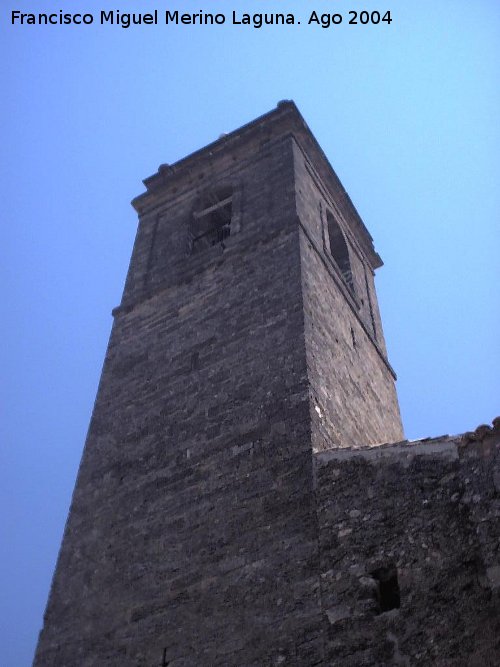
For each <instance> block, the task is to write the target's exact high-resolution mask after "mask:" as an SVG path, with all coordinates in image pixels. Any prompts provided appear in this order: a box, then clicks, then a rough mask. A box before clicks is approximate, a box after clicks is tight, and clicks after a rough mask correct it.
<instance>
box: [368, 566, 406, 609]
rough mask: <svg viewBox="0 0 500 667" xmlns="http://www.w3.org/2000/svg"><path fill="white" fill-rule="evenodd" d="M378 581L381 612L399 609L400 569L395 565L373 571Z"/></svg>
mask: <svg viewBox="0 0 500 667" xmlns="http://www.w3.org/2000/svg"><path fill="white" fill-rule="evenodd" d="M371 575H372V577H373V578H374V579H375V581H376V582H377V600H378V603H379V607H380V613H381V614H382V613H383V612H385V611H390V610H391V609H399V607H400V604H401V598H400V594H399V583H398V571H397V569H396V566H395V565H388V566H385V567H379V568H378V569H377V570H374V571H373V572H372V573H371Z"/></svg>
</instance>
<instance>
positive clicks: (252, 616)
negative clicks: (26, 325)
mask: <svg viewBox="0 0 500 667" xmlns="http://www.w3.org/2000/svg"><path fill="white" fill-rule="evenodd" d="M144 183H145V186H146V192H145V193H144V194H142V195H140V196H139V197H137V198H136V199H135V200H134V202H133V205H134V207H135V209H136V210H137V212H138V214H139V227H138V232H137V237H136V241H135V245H134V249H133V253H132V259H131V263H130V268H129V272H128V275H127V279H126V284H125V289H124V293H123V298H122V302H121V304H120V305H119V306H118V307H117V308H116V309H115V310H114V313H113V314H114V318H115V319H114V324H113V329H112V333H111V338H110V342H109V346H108V350H107V354H106V359H105V363H104V367H103V372H102V378H101V382H100V385H99V390H98V394H97V398H96V403H95V407H94V412H93V415H92V419H91V423H90V428H89V433H88V438H87V442H86V445H85V449H84V453H83V457H82V462H81V465H80V470H79V474H78V479H77V483H76V487H75V491H74V495H73V499H72V504H71V509H70V514H69V518H68V522H67V525H66V530H65V534H64V538H63V543H62V547H61V551H60V554H59V559H58V563H57V567H56V571H55V575H54V579H53V583H52V589H51V593H50V597H49V602H48V605H47V610H46V614H45V618H44V628H43V630H42V632H41V635H40V641H39V645H38V648H37V653H36V656H35V663H34V664H35V665H36V666H37V667H41V666H42V665H44V666H49V665H50V667H55V666H58V665H60V666H61V667H62V666H63V665H64V666H67V665H70V664H74V665H89V666H90V665H95V666H96V667H106V666H111V665H113V666H114V665H116V666H118V665H120V667H124V666H126V665H130V666H131V667H136V666H138V665H141V666H144V667H153V666H156V665H161V664H162V663H163V664H164V665H169V667H181V666H189V665H193V666H195V665H196V666H200V665H238V666H239V667H241V666H245V665H248V666H250V665H253V666H257V665H259V666H261V665H275V664H276V665H279V664H287V665H319V664H323V663H322V660H323V658H324V653H323V644H324V642H323V634H322V633H323V626H322V617H323V614H322V611H321V602H320V596H321V591H320V588H321V582H320V577H319V570H318V532H317V520H316V499H315V493H314V488H313V453H314V452H318V451H321V450H324V449H331V448H332V447H333V448H338V447H346V446H349V445H358V444H376V443H381V442H392V441H397V440H401V439H402V437H403V435H402V429H401V421H400V417H399V409H398V403H397V397H396V392H395V387H394V379H395V376H394V372H393V370H392V368H391V366H390V365H389V362H388V360H387V354H386V350H385V344H384V339H383V333H382V326H381V322H380V316H379V311H378V306H377V297H376V292H375V288H374V281H373V279H374V271H375V269H377V268H378V267H379V266H381V264H382V262H381V260H380V257H379V256H378V254H377V253H376V252H375V250H374V248H373V242H372V239H371V237H370V235H369V233H368V231H367V230H366V228H365V226H364V224H363V222H362V221H361V219H360V217H359V215H358V214H357V213H356V210H355V208H354V206H353V204H352V202H351V201H350V199H349V197H348V195H347V193H346V192H345V190H344V189H343V187H342V185H341V184H340V181H339V180H338V178H337V176H336V175H335V173H334V171H333V170H332V168H331V166H330V165H329V163H328V161H327V160H326V158H325V156H324V154H323V152H322V150H321V148H320V147H319V145H318V144H317V142H316V140H315V139H314V137H313V135H312V134H311V132H310V130H309V129H308V127H307V126H306V124H305V122H304V120H303V119H302V117H301V115H300V113H299V112H298V110H297V108H296V107H295V105H294V104H293V103H292V102H282V103H280V104H279V105H278V107H277V108H276V109H275V110H273V111H271V112H270V113H268V114H266V115H264V116H262V117H260V118H258V119H256V120H255V121H253V122H251V123H249V124H248V125H246V126H244V127H242V128H240V129H239V130H236V131H235V132H232V133H231V134H228V135H225V136H223V137H221V138H220V139H219V140H218V141H216V142H215V143H213V144H210V145H209V146H207V147H205V148H203V149H202V150H200V151H198V152H196V153H193V154H192V155H190V156H188V157H186V158H184V159H182V160H180V161H179V162H177V163H175V164H173V165H162V166H161V167H160V168H159V170H158V172H157V173H156V174H154V175H153V176H151V177H150V178H147V179H146V180H145V181H144Z"/></svg>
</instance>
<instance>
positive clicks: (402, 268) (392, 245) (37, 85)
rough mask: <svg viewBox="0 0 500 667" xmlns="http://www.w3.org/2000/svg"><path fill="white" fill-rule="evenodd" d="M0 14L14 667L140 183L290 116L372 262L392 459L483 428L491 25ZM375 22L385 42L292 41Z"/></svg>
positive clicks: (489, 310)
mask: <svg viewBox="0 0 500 667" xmlns="http://www.w3.org/2000/svg"><path fill="white" fill-rule="evenodd" d="M16 8H21V9H22V10H23V11H31V12H43V11H54V10H55V11H58V10H59V8H63V9H64V10H65V11H68V12H71V11H81V10H84V11H87V12H94V13H95V14H96V15H98V12H99V10H100V9H120V10H121V11H136V12H138V11H143V12H145V11H150V10H151V9H154V8H158V9H160V10H163V9H165V8H166V5H164V4H161V3H159V2H155V1H154V0H143V2H142V3H141V2H138V1H137V2H127V1H126V0H118V1H117V2H113V3H110V4H108V3H106V4H103V6H101V5H100V4H98V3H97V2H95V1H94V0H86V1H85V0H81V1H80V2H78V3H77V2H76V0H60V2H59V3H56V2H52V0H38V2H34V1H32V2H29V1H27V2H24V3H23V6H22V7H20V6H14V4H13V3H11V2H9V0H2V2H1V9H0V50H1V52H0V56H1V58H0V77H1V83H2V104H1V107H0V116H1V125H0V127H1V130H0V131H1V134H2V147H3V151H2V152H3V159H2V161H1V163H0V176H1V178H0V188H1V199H0V206H1V209H2V225H1V230H0V234H1V252H2V255H3V257H2V262H1V268H0V271H1V274H0V277H1V281H2V285H3V287H4V289H3V294H4V296H3V308H2V319H3V327H2V329H3V337H4V344H3V345H2V346H1V352H0V354H1V363H2V370H3V372H2V383H1V410H2V419H1V424H0V456H1V466H0V470H1V472H0V474H1V480H0V494H1V498H0V499H1V502H0V507H1V513H2V516H1V523H0V528H1V535H2V537H1V539H2V556H1V558H2V563H1V565H2V567H1V568H0V572H1V576H2V578H3V581H2V586H1V590H2V596H1V603H0V604H1V608H0V609H1V611H0V613H1V626H0V627H1V630H0V632H1V635H2V636H1V641H2V646H3V648H2V664H3V665H5V666H6V667H18V666H22V665H29V664H30V662H31V658H32V654H33V650H34V646H35V642H36V636H37V632H38V630H39V629H40V627H41V624H42V614H43V609H44V606H45V602H46V598H47V594H48V589H49V586H50V579H51V575H52V571H53V568H54V565H55V559H56V557H57V552H58V548H59V543H60V539H61V536H62V530H63V526H64V521H65V518H66V514H67V511H68V507H69V502H70V497H71V492H72V488H73V484H74V480H75V475H76V471H77V467H78V463H79V459H80V456H81V452H82V448H83V443H84V439H85V434H86V430H87V426H88V421H89V417H90V413H91V409H92V404H93V401H94V397H95V392H96V389H97V383H98V379H99V374H100V367H101V364H102V361H103V358H104V354H105V348H106V343H107V338H108V335H109V331H110V327H111V315H110V313H111V309H112V307H114V306H115V305H117V304H118V303H119V301H120V296H121V290H122V286H123V282H124V278H125V273H126V269H127V266H128V260H129V256H130V252H131V249H132V243H133V239H134V235H135V229H136V216H135V213H134V211H133V209H132V208H131V207H130V205H129V202H130V200H131V199H132V198H133V197H134V196H136V195H137V194H139V193H140V192H142V190H143V186H142V183H141V179H142V178H145V177H146V176H149V175H150V174H152V173H153V172H155V171H156V169H157V167H158V165H159V164H160V163H162V162H174V161H175V160H177V159H179V158H181V157H183V156H184V155H186V154H188V153H190V152H191V151H193V150H195V149H197V148H200V147H202V146H203V145H205V144H206V143H208V142H210V141H213V140H214V139H216V138H217V137H218V136H219V135H220V134H221V133H222V132H229V131H231V130H233V129H235V128H237V127H238V126H240V125H242V124H243V123H246V122H248V121H250V120H252V119H253V118H254V117H256V116H258V115H260V114H262V113H264V112H266V111H268V110H270V109H271V108H273V107H274V106H275V105H276V103H277V102H278V101H279V100H280V99H294V100H295V102H296V103H297V105H298V107H299V109H300V110H301V112H302V114H303V115H304V117H305V119H306V121H307V123H308V124H309V126H310V128H311V129H312V131H313V132H314V133H315V135H316V137H317V139H318V141H319V142H320V144H321V146H322V147H323V149H324V151H325V153H326V154H327V156H328V158H329V159H330V161H331V163H332V165H333V167H334V168H335V170H336V172H337V174H338V175H339V177H340V179H341V180H342V182H343V184H344V186H345V187H346V189H347V191H348V192H349V194H350V196H351V198H352V200H353V202H354V204H355V205H356V207H357V208H358V211H359V213H360V214H361V216H362V218H363V219H364V221H365V223H366V225H367V227H368V229H369V230H370V232H371V234H372V236H373V237H374V240H375V246H376V248H377V250H378V252H379V253H380V254H381V256H382V258H383V259H384V261H385V266H384V267H383V268H382V269H380V270H379V272H378V278H377V287H378V293H379V299H380V306H381V310H382V317H383V321H384V328H385V334H386V338H387V344H388V349H389V358H390V360H391V363H392V364H393V366H394V368H395V369H396V371H397V373H398V377H399V380H398V393H399V397H400V403H401V409H402V414H403V421H404V425H405V430H406V435H407V437H409V438H419V437H426V436H431V435H432V436H434V435H440V434H444V433H459V432H462V431H465V430H471V429H473V428H475V427H476V426H477V425H478V424H480V423H483V422H490V421H491V419H492V418H493V417H495V416H496V415H497V414H498V413H499V412H500V410H499V402H498V396H499V395H500V392H499V377H500V350H499V324H500V314H499V313H500V309H499V305H500V304H499V298H498V285H499V284H500V268H499V267H500V262H499V260H498V248H499V240H500V231H499V221H498V218H499V212H500V188H499V187H498V182H499V176H500V173H499V172H500V168H499V162H498V155H499V154H500V124H499V122H498V116H499V109H500V90H499V85H498V71H499V65H500V3H498V2H497V1H495V0H476V2H474V3H471V2H470V1H467V2H466V1H465V0H449V1H448V0H434V2H430V1H428V0H420V1H419V2H415V0H389V1H387V0H377V1H376V2H373V1H372V0H366V1H363V2H360V1H359V0H352V1H348V0H337V1H335V2H334V1H331V2H329V3H323V2H321V1H320V2H317V3H315V2H312V0H303V1H302V2H293V1H292V2H288V3H287V2H285V0H268V2H262V1H260V0H247V1H246V2H241V1H240V0H235V3H234V5H233V4H231V3H229V0H212V1H211V2H207V3H206V4H205V5H203V4H202V3H200V2H197V3H193V2H183V3H182V4H181V3H179V5H177V6H175V5H174V4H169V5H168V8H169V9H171V10H173V9H176V8H179V9H181V10H182V11H198V10H199V9H204V10H205V11H219V12H220V11H222V12H227V13H228V14H230V12H231V11H232V10H233V9H235V10H237V11H239V12H243V11H248V12H258V11H268V12H269V11H275V12H276V11H292V12H295V13H296V15H297V16H298V17H299V18H300V19H301V20H302V23H301V25H300V26H298V25H296V26H289V27H283V26H280V27H273V26H271V27H267V28H263V29H261V30H256V29H253V28H250V27H246V28H244V27H241V26H231V25H225V26H219V27H216V26H212V27H211V26H208V27H206V26H202V27H199V26H180V27H173V26H165V25H158V26H148V27H145V26H141V27H135V28H130V29H129V30H124V29H122V28H120V27H118V26H103V27H101V26H99V25H92V26H88V27H83V28H77V27H73V26H62V27H61V26H42V27H32V26H25V27H21V26H11V25H10V23H9V20H10V10H11V9H16ZM313 9H316V10H317V11H318V12H323V11H324V12H327V11H336V12H342V13H344V14H345V16H347V15H348V11H349V10H354V9H358V10H361V9H368V10H384V11H385V10H387V9H389V10H391V14H392V19H393V22H392V24H391V25H390V26H388V25H378V26H361V25H358V26H353V25H347V24H346V20H345V21H344V23H343V24H342V25H341V26H337V27H335V28H331V29H329V30H322V29H321V28H317V27H313V26H307V25H306V21H307V17H308V15H309V13H310V12H311V11H312V10H313Z"/></svg>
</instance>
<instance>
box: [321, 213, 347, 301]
mask: <svg viewBox="0 0 500 667" xmlns="http://www.w3.org/2000/svg"><path fill="white" fill-rule="evenodd" d="M326 221H327V225H328V241H329V248H330V254H331V256H332V257H333V259H334V260H335V263H336V264H337V266H338V268H339V269H340V273H341V274H342V277H343V279H344V281H345V282H346V283H347V285H348V287H349V289H350V290H351V291H354V282H353V279H352V269H351V261H350V259H349V249H348V247H347V242H346V240H345V236H344V233H343V232H342V229H341V228H340V225H339V223H338V222H337V221H336V220H335V218H334V217H333V215H332V214H331V213H330V211H327V212H326Z"/></svg>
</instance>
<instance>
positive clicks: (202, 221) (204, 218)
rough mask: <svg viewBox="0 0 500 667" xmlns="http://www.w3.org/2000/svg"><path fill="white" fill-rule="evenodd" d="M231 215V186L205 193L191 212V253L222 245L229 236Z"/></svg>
mask: <svg viewBox="0 0 500 667" xmlns="http://www.w3.org/2000/svg"><path fill="white" fill-rule="evenodd" d="M232 214H233V189H232V187H231V186H223V187H219V188H215V189H213V190H210V191H209V192H207V193H206V194H205V195H204V196H203V197H202V198H201V199H200V202H199V204H198V206H196V208H195V210H194V211H193V217H192V221H191V230H190V231H191V238H190V245H191V252H192V253H196V252H200V251H202V250H204V249H205V248H209V247H210V246H214V245H217V244H219V243H220V244H222V245H223V244H224V239H226V238H227V237H228V236H229V235H230V234H231V219H232Z"/></svg>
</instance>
